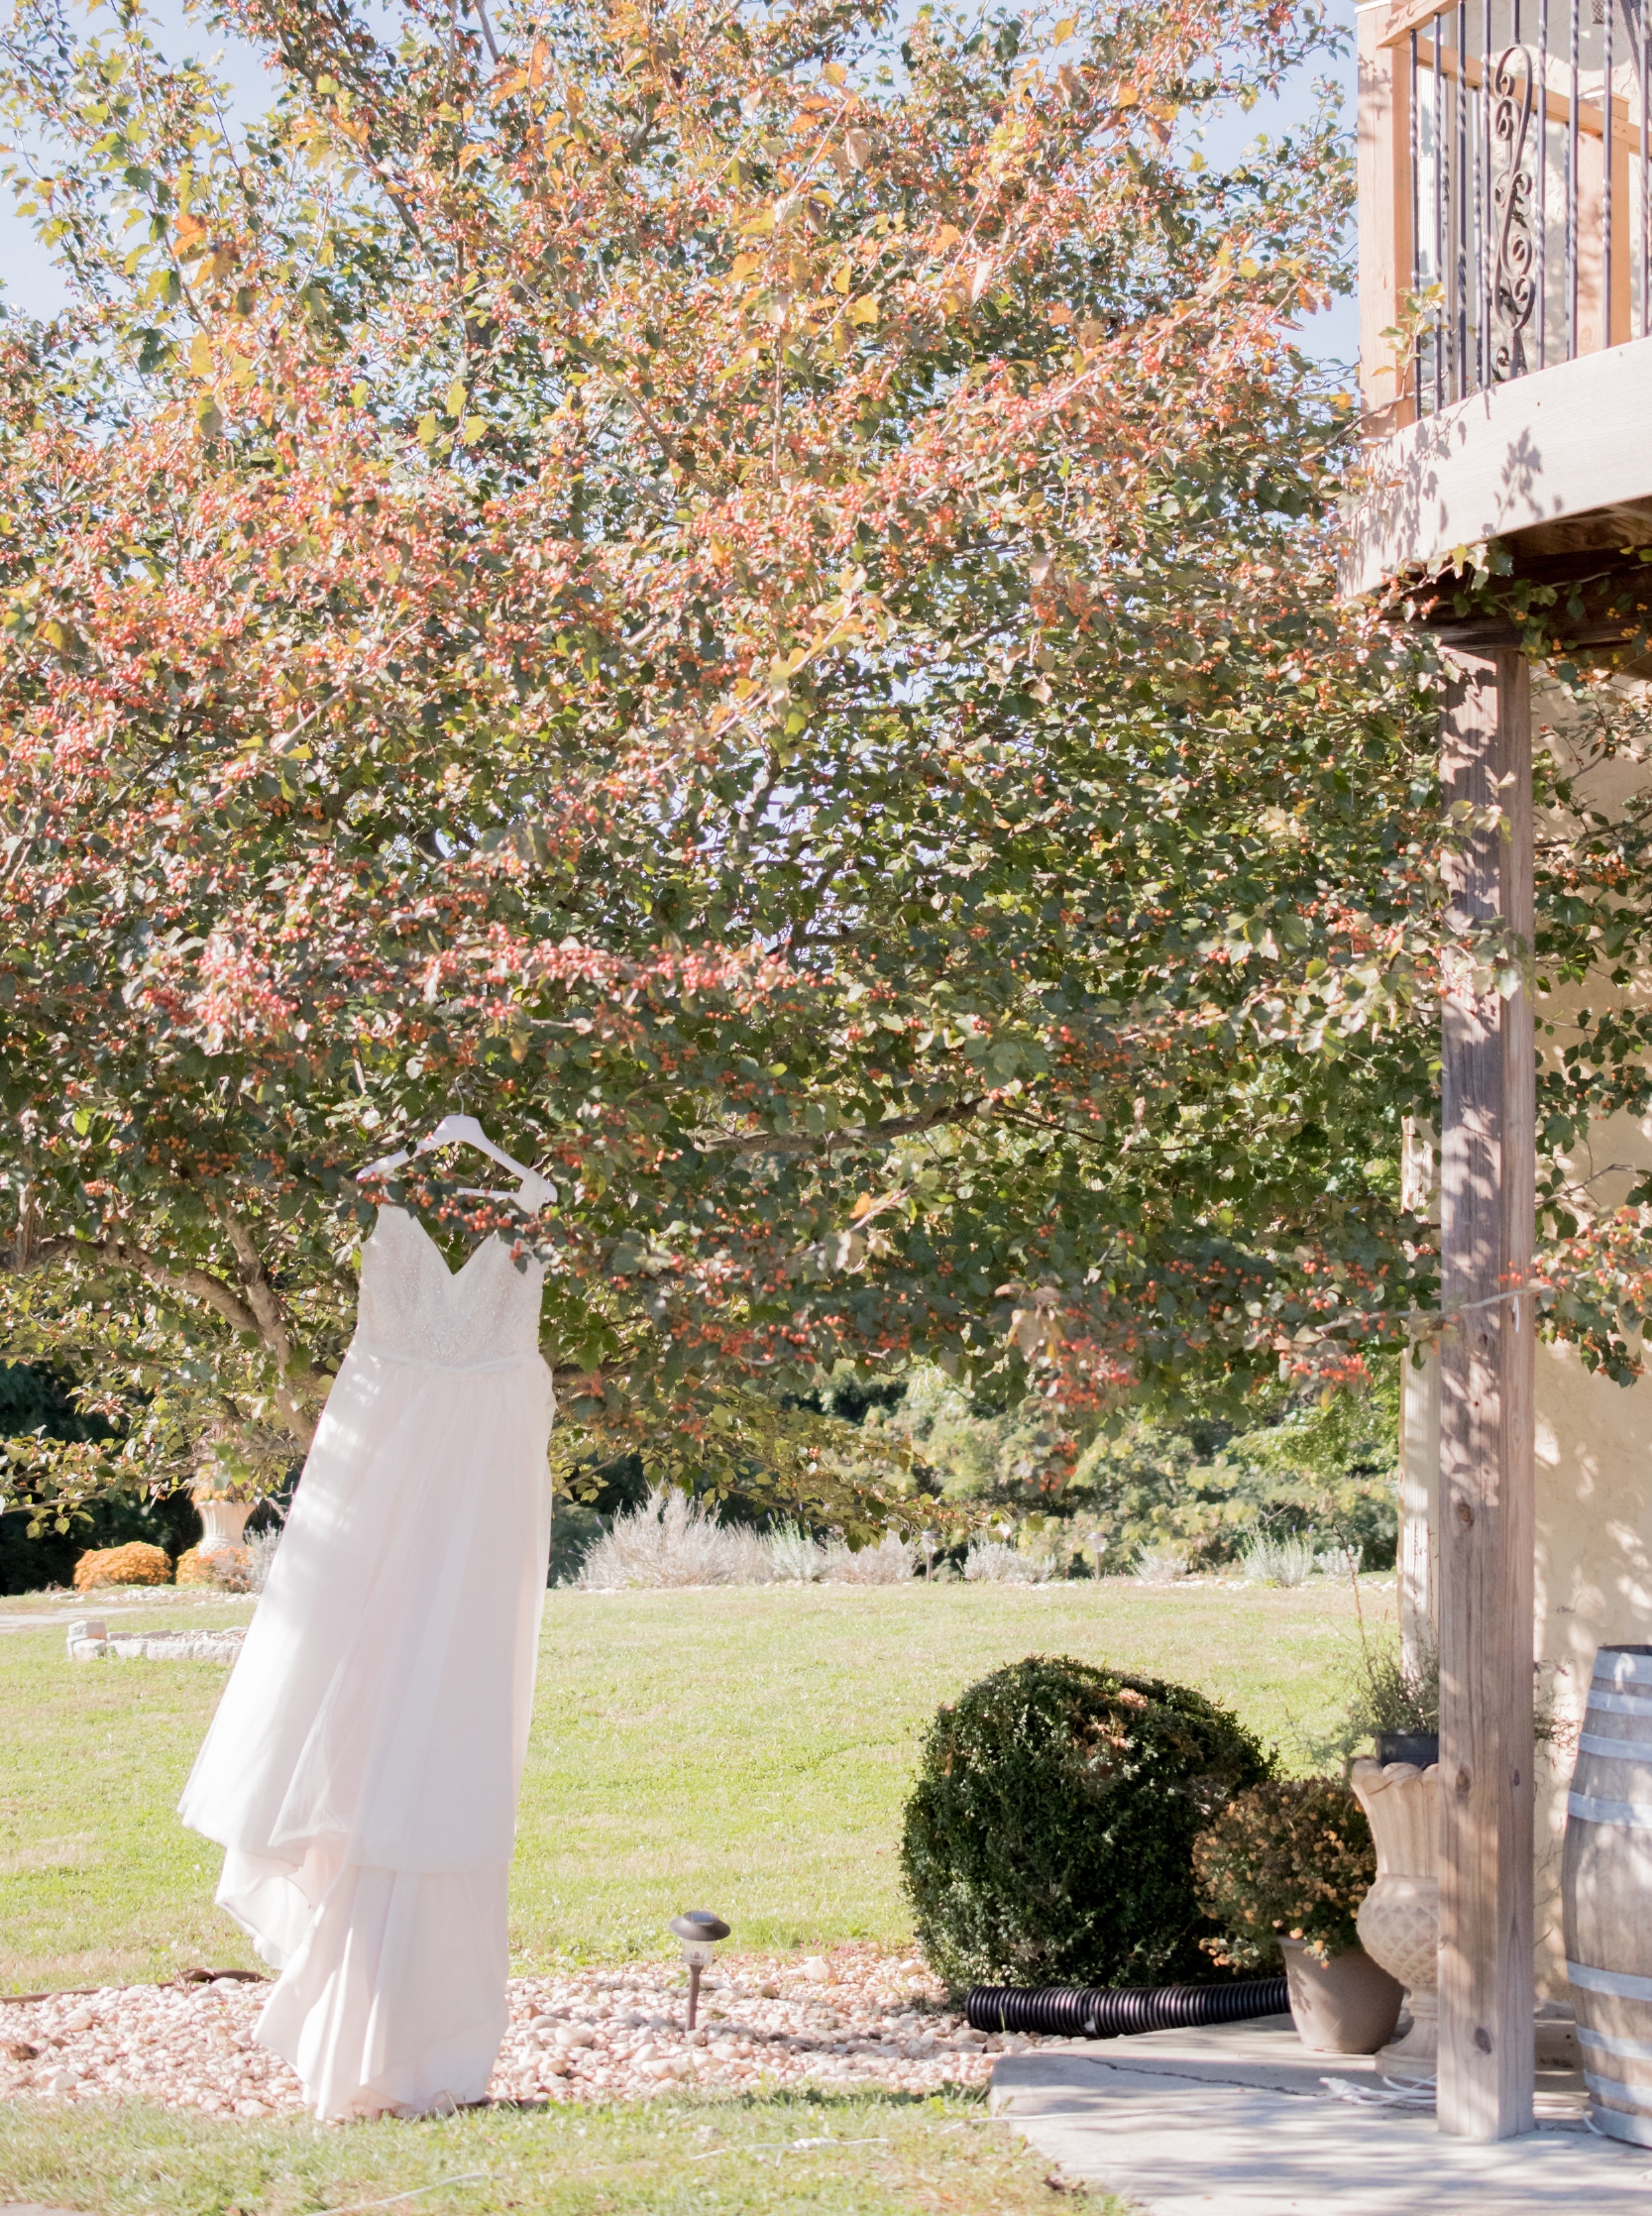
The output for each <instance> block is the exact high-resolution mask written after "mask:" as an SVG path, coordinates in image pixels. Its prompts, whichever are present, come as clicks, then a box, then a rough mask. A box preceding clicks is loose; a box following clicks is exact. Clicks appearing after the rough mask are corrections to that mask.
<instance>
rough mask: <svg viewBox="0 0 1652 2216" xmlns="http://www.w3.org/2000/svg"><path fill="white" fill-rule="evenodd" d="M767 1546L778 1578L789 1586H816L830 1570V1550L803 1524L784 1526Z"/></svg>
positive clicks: (778, 1529) (776, 1531)
mask: <svg viewBox="0 0 1652 2216" xmlns="http://www.w3.org/2000/svg"><path fill="white" fill-rule="evenodd" d="M766 1544H767V1546H768V1550H769V1561H770V1562H771V1564H772V1565H773V1568H774V1574H775V1576H776V1577H777V1578H779V1579H780V1580H781V1581H782V1583H784V1584H787V1585H813V1584H814V1582H815V1580H816V1579H817V1578H818V1577H819V1576H820V1575H821V1573H822V1571H823V1570H824V1569H825V1568H826V1550H825V1549H824V1548H823V1547H822V1546H820V1545H819V1544H818V1542H817V1541H816V1540H815V1539H813V1538H812V1537H811V1536H810V1534H809V1533H808V1532H807V1531H806V1530H805V1529H804V1528H803V1526H802V1524H801V1523H782V1524H780V1525H779V1526H778V1527H777V1528H776V1529H775V1530H773V1531H771V1532H770V1533H769V1534H768V1537H767V1541H766Z"/></svg>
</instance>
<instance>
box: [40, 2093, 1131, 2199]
mask: <svg viewBox="0 0 1652 2216" xmlns="http://www.w3.org/2000/svg"><path fill="white" fill-rule="evenodd" d="M1048 2169H1049V2165H1048V2164H1047V2163H1046V2162H1043V2161H1039V2160H1038V2158H1037V2157H1036V2156H1034V2155H1032V2154H1031V2153H1029V2152H1028V2150H1027V2149H1026V2148H1025V2147H1024V2146H1023V2144H1022V2143H1021V2141H1020V2140H1018V2139H1017V2138H1015V2137H1014V2136H1013V2135H1012V2134H1011V2133H1010V2132H1009V2131H1008V2130H1007V2129H1006V2128H1005V2127H1004V2126H1003V2125H1001V2124H995V2123H993V2122H991V2121H990V2120H989V2119H988V2117H987V2116H986V2114H985V2109H984V2104H983V2103H982V2102H981V2101H980V2100H978V2099H970V2098H967V2097H948V2096H937V2097H936V2098H933V2099H929V2100H890V2099H876V2098H867V2097H864V2096H861V2097H857V2096H854V2095H850V2094H831V2095H826V2096H823V2097H821V2098H819V2099H810V2098H806V2097H799V2096H785V2097H783V2098H780V2099H775V2100H767V2101H756V2100H722V2101H716V2102H712V2101H707V2100H697V2099H694V2098H693V2097H673V2098H670V2099H665V2100H658V2101H650V2102H647V2103H645V2104H631V2105H629V2106H626V2107H622V2108H617V2107H616V2108H584V2107H581V2108H549V2109H537V2110H521V2111H510V2110H499V2109H494V2110H482V2111H471V2112H469V2113H467V2114H465V2115H462V2116H456V2117H451V2118H449V2119H448V2120H446V2121H445V2122H431V2121H421V2122H418V2123H407V2124H398V2123H381V2124H358V2125H354V2126H352V2127H351V2128H350V2129H349V2130H345V2131H341V2130H339V2129H338V2128H337V2127H336V2126H335V2127H331V2128H329V2127H326V2126H320V2125H315V2124H311V2123H308V2122H299V2123H286V2124H274V2123H269V2124H228V2123H215V2122H213V2121H212V2120H210V2119H209V2118H206V2117H202V2116H193V2115H185V2114H176V2113H169V2112H168V2111H166V2110H165V2109H152V2108H145V2107H143V2106H141V2105H140V2104H137V2103H133V2102H128V2103H126V2104H125V2105H124V2106H122V2107H120V2108H119V2109H108V2110H104V2111H101V2112H100V2111H97V2110H94V2109H91V2108H79V2107H77V2108H75V2109H72V2110H66V2109H62V2108H58V2107H52V2108H25V2107H24V2106H22V2105H21V2104H14V2105H12V2106H10V2107H0V2198H5V2197H8V2196H16V2197H17V2198H19V2199H27V2200H31V2201H38V2202H43V2203H45V2204H47V2205H48V2206H52V2207H71V2208H85V2209H92V2210H95V2211H96V2212H97V2216H253V2212H254V2211H257V2212H258V2216H309V2212H312V2211H323V2210H324V2211H328V2212H331V2216H343V2212H344V2211H346V2210H348V2211H350V2212H351V2216H354V2212H356V2211H358V2210H361V2209H364V2208H366V2209H372V2208H374V2207H375V2206H376V2205H383V2204H384V2203H385V2202H393V2203H394V2204H395V2205H396V2206H397V2207H399V2208H402V2209H405V2210H406V2211H407V2212H408V2216H500V2212H501V2211H504V2210H515V2209H522V2210H532V2211H535V2212H538V2211H544V2212H545V2216H620V2212H624V2216H916V2212H925V2216H927V2212H929V2211H936V2212H937V2216H938V2212H940V2211H947V2212H952V2216H1034V2212H1038V2216H1048V2211H1049V2210H1050V2209H1051V2208H1053V2207H1057V2206H1059V2205H1060V2202H1059V2201H1058V2200H1057V2198H1056V2195H1055V2194H1054V2193H1052V2192H1051V2191H1050V2189H1049V2186H1048V2184H1047V2183H1046V2177H1047V2176H1048ZM1063 2197H1064V2196H1063ZM1084 2206H1085V2207H1086V2208H1087V2209H1090V2210H1092V2211H1094V2212H1095V2216H1112V2212H1117V2216H1124V2205H1123V2204H1122V2203H1120V2202H1118V2201H1115V2200H1113V2199H1111V2198H1109V2197H1107V2196H1105V2195H1097V2196H1095V2197H1094V2198H1086V2199H1085V2201H1084Z"/></svg>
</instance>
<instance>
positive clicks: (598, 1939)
mask: <svg viewBox="0 0 1652 2216" xmlns="http://www.w3.org/2000/svg"><path fill="white" fill-rule="evenodd" d="M56 1606H57V1607H61V1606H62V1603H61V1602H58V1603H57V1604H56ZM41 1607H42V1604H40V1603H38V1602H37V1603H33V1604H20V1603H15V1602H6V1603H0V1614H5V1615H8V1616H10V1617H12V1618H13V1619H14V1620H15V1619H16V1617H17V1616H18V1615H19V1614H22V1615H24V1616H29V1615H31V1614H32V1613H37V1612H39V1611H40V1609H41ZM1391 1607H1392V1596H1391V1593H1383V1592H1382V1591H1381V1590H1380V1589H1374V1590H1369V1591H1368V1594H1367V1598H1366V1610H1367V1616H1368V1620H1370V1619H1371V1618H1372V1617H1373V1616H1375V1615H1378V1614H1380V1613H1381V1611H1382V1610H1383V1609H1384V1608H1387V1609H1391ZM105 1612H113V1609H112V1607H111V1608H109V1609H106V1610H105ZM247 1612H248V1605H247V1604H245V1603H235V1602H230V1601H225V1600H222V1599H219V1600H216V1601H214V1600H211V1599H206V1600H202V1601H200V1602H190V1601H186V1600H185V1598H184V1597H183V1596H182V1595H177V1596H172V1595H165V1596H158V1597H157V1598H156V1600H155V1601H154V1602H152V1603H148V1604H140V1605H138V1606H137V1607H131V1606H130V1605H126V1606H123V1607H121V1610H120V1613H121V1621H122V1627H123V1628H129V1627H130V1628H138V1627H140V1626H141V1625H145V1624H150V1625H153V1626H155V1627H157V1628H159V1627H162V1626H163V1625H167V1624H171V1625H176V1624H178V1623H180V1622H183V1621H187V1622H189V1623H190V1624H192V1625H193V1624H199V1625H203V1626H204V1625H206V1624H217V1623H223V1622H233V1621H237V1620H245V1618H246V1615H247ZM1354 1637H1355V1630H1354V1610H1353V1604H1352V1598H1351V1596H1350V1594H1349V1591H1348V1589H1347V1588H1346V1587H1342V1586H1337V1585H1332V1584H1329V1583H1326V1582H1324V1581H1318V1580H1316V1581H1315V1582H1314V1583H1313V1584H1311V1585H1308V1586H1305V1587H1301V1588H1299V1589H1297V1590H1295V1591H1292V1592H1277V1591H1269V1590H1266V1589H1261V1588H1245V1587H1235V1586H1220V1585H1215V1584H1208V1583H1203V1582H1194V1583H1185V1584H1182V1585H1176V1586H1167V1587H1143V1586H1139V1585H1135V1584H1133V1583H1130V1582H1128V1581H1124V1580H1118V1581H1107V1582H1104V1583H1102V1584H1099V1585H1096V1584H1084V1583H1075V1584H1066V1585H1055V1586H1048V1587H1034V1588H1027V1587H994V1586H965V1585H950V1586H937V1587H935V1588H933V1589H929V1588H925V1587H923V1586H921V1585H912V1586H907V1587H876V1588H871V1589H856V1588H853V1587H805V1588H774V1589H767V1590H753V1589H733V1590H725V1591H716V1592H701V1593H677V1594H671V1593H627V1594H584V1593H575V1592H568V1591H558V1592H553V1593H552V1594H550V1595H549V1596H547V1602H546V1609H545V1632H544V1641H543V1645H542V1648H541V1658H540V1676H539V1698H538V1704H537V1710H536V1715H535V1720H534V1733H533V1742H532V1746H531V1749H530V1752H529V1757H528V1769H527V1776H526V1780H525V1783H524V1787H523V1793H522V1810H521V1824H520V1830H519V1838H518V1845H517V1851H516V1862H515V1869H514V1873H513V1880H512V1894H511V1901H512V1909H511V1914H512V1944H513V1948H514V1952H515V1956H516V1959H517V1961H518V1964H519V1966H521V1967H523V1968H528V1967H539V1966H544V1965H547V1964H549V1963H550V1962H552V1961H553V1960H555V1959H557V1958H559V1957H560V1958H563V1959H567V1958H569V1957H578V1958H585V1959H598V1958H606V1959H612V1958H615V1957H618V1956H622V1955H625V1954H628V1953H637V1952H646V1953H657V1952H659V1951H661V1950H663V1949H664V1948H665V1947H667V1946H668V1945H669V1944H670V1942H669V1941H668V1940H667V1939H666V1937H665V1933H664V1925H665V1922H666V1920H667V1918H668V1917H670V1916H671V1915H673V1914H675V1913H676V1911H677V1910H679V1909H681V1908H684V1907H688V1906H697V1907H709V1908H715V1909H716V1910H717V1911H718V1912H719V1913H720V1914H722V1915H723V1916H725V1917H726V1918H727V1919H728V1921H729V1922H730V1923H731V1924H733V1926H734V1928H735V1934H736V1939H735V1944H736V1946H737V1947H740V1948H762V1949H771V1948H790V1947H798V1946H803V1947H809V1948H818V1947H823V1946H827V1945H830V1944H831V1943H833V1942H834V1941H836V1940H839V1939H871V1940H874V1941H877V1942H879V1943H880V1944H885V1945H889V1946H900V1945H902V1944H904V1943H905V1941H906V1939H907V1937H908V1931H909V1927H908V1922H907V1917H906V1912H905V1909H904V1906H903V1903H902V1900H901V1894H900V1883H899V1868H898V1861H897V1848H898V1842H899V1835H900V1815H901V1805H902V1801H903V1799H904V1796H905V1794H906V1791H907V1787H908V1782H909V1779H910V1777H911V1773H912V1766H913V1760H914V1755H915V1751H916V1748H917V1744H918V1740H919V1737H920V1734H921V1733H922V1731H923V1729H924V1727H925V1725H926V1723H927V1722H928V1720H929V1718H930V1717H932V1716H933V1715H934V1713H935V1710H936V1706H937V1705H938V1703H940V1702H941V1701H943V1700H946V1699H948V1698H950V1697H951V1696H952V1695H954V1694H955V1693H957V1692H958V1691H959V1690H960V1688H962V1687H963V1686H965V1685H967V1684H968V1683H969V1682H970V1681H971V1680H972V1679H974V1678H977V1677H979V1676H981V1675H982V1674H983V1673H984V1672H986V1671H987V1670H989V1669H992V1668H994V1667H995V1666H996V1665H997V1664H999V1663H1002V1662H1006V1661H1011V1660H1014V1659H1016V1658H1017V1657H1019V1656H1021V1655H1024V1654H1032V1653H1068V1654H1075V1655H1079V1656H1082V1657H1084V1658H1086V1659H1088V1660H1093V1661H1098V1662H1099V1661H1107V1662H1112V1663H1115V1664H1118V1665H1120V1666H1123V1667H1128V1668H1131V1669H1137V1670H1148V1671H1154V1672H1157V1673H1159V1674H1161V1675H1163V1676H1167V1677H1172V1678H1177V1679H1180V1680H1182V1681H1183V1682H1185V1683H1187V1684H1191V1685H1195V1686H1197V1687H1199V1688H1200V1689H1201V1690H1202V1691H1204V1692H1206V1693H1209V1694H1211V1695H1212V1696H1214V1697H1215V1698H1216V1699H1218V1700H1221V1701H1224V1702H1226V1703H1228V1704H1229V1705H1231V1706H1232V1707H1233V1708H1235V1709H1237V1710H1238V1712H1239V1713H1240V1715H1241V1716H1242V1717H1244V1718H1245V1720H1246V1721H1247V1722H1249V1723H1250V1724H1252V1725H1253V1726H1254V1727H1255V1728H1256V1729H1257V1730H1259V1731H1260V1732H1262V1733H1263V1734H1264V1735H1265V1736H1266V1737H1267V1738H1271V1739H1277V1740H1278V1741H1279V1742H1280V1745H1281V1750H1282V1752H1283V1754H1284V1756H1285V1759H1286V1760H1287V1762H1290V1763H1292V1764H1293V1766H1294V1765H1299V1764H1300V1761H1301V1759H1302V1748H1303V1746H1304V1744H1305V1743H1306V1742H1309V1741H1311V1739H1312V1737H1313V1736H1314V1734H1315V1733H1316V1731H1318V1730H1321V1729H1322V1728H1323V1726H1324V1722H1325V1718H1326V1716H1327V1714H1328V1713H1329V1712H1330V1711H1332V1710H1334V1709H1335V1708H1336V1707H1337V1706H1338V1703H1339V1697H1340V1684H1341V1679H1342V1676H1343V1674H1344V1672H1345V1670H1346V1667H1347V1663H1348V1658H1349V1653H1350V1649H1351V1647H1352V1645H1353V1642H1354ZM223 1683H224V1674H223V1671H222V1669H221V1668H220V1667H219V1666H217V1665H214V1664H211V1663H177V1662H168V1663H141V1662H105V1663H71V1662H69V1661H68V1660H67V1658H66V1656H65V1654H64V1647H63V1635H62V1629H61V1626H60V1625H53V1626H51V1627H47V1626H45V1625H42V1626H41V1628H39V1629H34V1628H30V1629H22V1630H13V1631H7V1632H4V1633H0V1728H3V1730H4V1735H5V1742H6V1745H7V1748H8V1754H9V1759H8V1762H7V1764H6V1768H5V1771H4V1774H3V1775H0V1989H4V1990H10V1991H13V1992H17V1991H27V1990H31V1989H34V1988H36V1987H44V1986H54V1985H96V1984H103V1983H122V1982H129V1981H131V1980H134V1979H142V1978H154V1977H165V1976H169V1975H171V1974H172V1973H173V1972H174V1971H175V1970H176V1969H177V1968H178V1967H179V1966H180V1965H184V1964H194V1963H202V1962H207V1963H219V1964H224V1965H229V1964H251V1962H252V1960H253V1956H252V1955H251V1952H250V1950H249V1949H248V1948H247V1946H246V1943H245V1941H244V1940H243V1939H241V1937H240V1935H239V1934H238V1933H237V1932H236V1931H235V1930H234V1928H233V1927H232V1926H231V1925H230V1924H229V1922H228V1919H227V1918H225V1917H223V1916H222V1915H221V1914H220V1913H219V1912H218V1911H217V1910H216V1909H214V1907H213V1906H212V1889H213V1885H214V1882H215V1880H216V1875H217V1863H218V1853H217V1849H216V1848H214V1847H212V1846H210V1845H209V1844H208V1843H207V1842H206V1841H204V1840H201V1839H197V1838H195V1837H193V1836H192V1835H191V1834H190V1833H188V1832H186V1831H184V1830H183V1829H182V1828H180V1827H179V1825H178V1824H177V1822H176V1819H175V1818H174V1816H173V1814H172V1809H173V1805H174V1803H175V1802H176V1799H177V1796H178V1792H179V1790H180V1788H181V1787H182V1784H183V1780H184V1777H185V1776H186V1774H187V1772H188V1768H189V1764H190V1761H191V1759H192V1758H193V1755H194V1750H195V1748H196V1746H197V1745H198V1743H199V1741H200V1737H201V1734H202V1732H203V1731H204V1730H205V1728H206V1723H207V1720H208V1718H209V1717H210V1716H211V1713H212V1708H213V1704H214V1703H215V1701H216V1699H217V1697H218V1694H219V1692H220V1690H221V1689H222V1686H223Z"/></svg>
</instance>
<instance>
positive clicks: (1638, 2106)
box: [1584, 2069, 1652, 2116]
mask: <svg viewBox="0 0 1652 2216" xmlns="http://www.w3.org/2000/svg"><path fill="white" fill-rule="evenodd" d="M1584 2083H1585V2084H1586V2085H1587V2086H1588V2087H1589V2089H1590V2091H1591V2092H1592V2093H1598V2094H1600V2095H1601V2096H1602V2098H1604V2097H1606V2096H1609V2097H1610V2098H1611V2099H1613V2100H1617V2101H1622V2102H1624V2103H1625V2104H1626V2107H1627V2111H1628V2113H1629V2114H1630V2115H1631V2116H1645V2115H1652V2085H1648V2086H1647V2087H1646V2088H1645V2089H1644V2091H1643V2090H1642V2088H1641V2087H1640V2086H1638V2085H1626V2084H1625V2083H1624V2081H1623V2079H1622V2078H1621V2077H1601V2076H1600V2075H1599V2074H1598V2073H1597V2071H1595V2070H1592V2069H1586V2070H1585V2071H1584Z"/></svg>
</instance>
